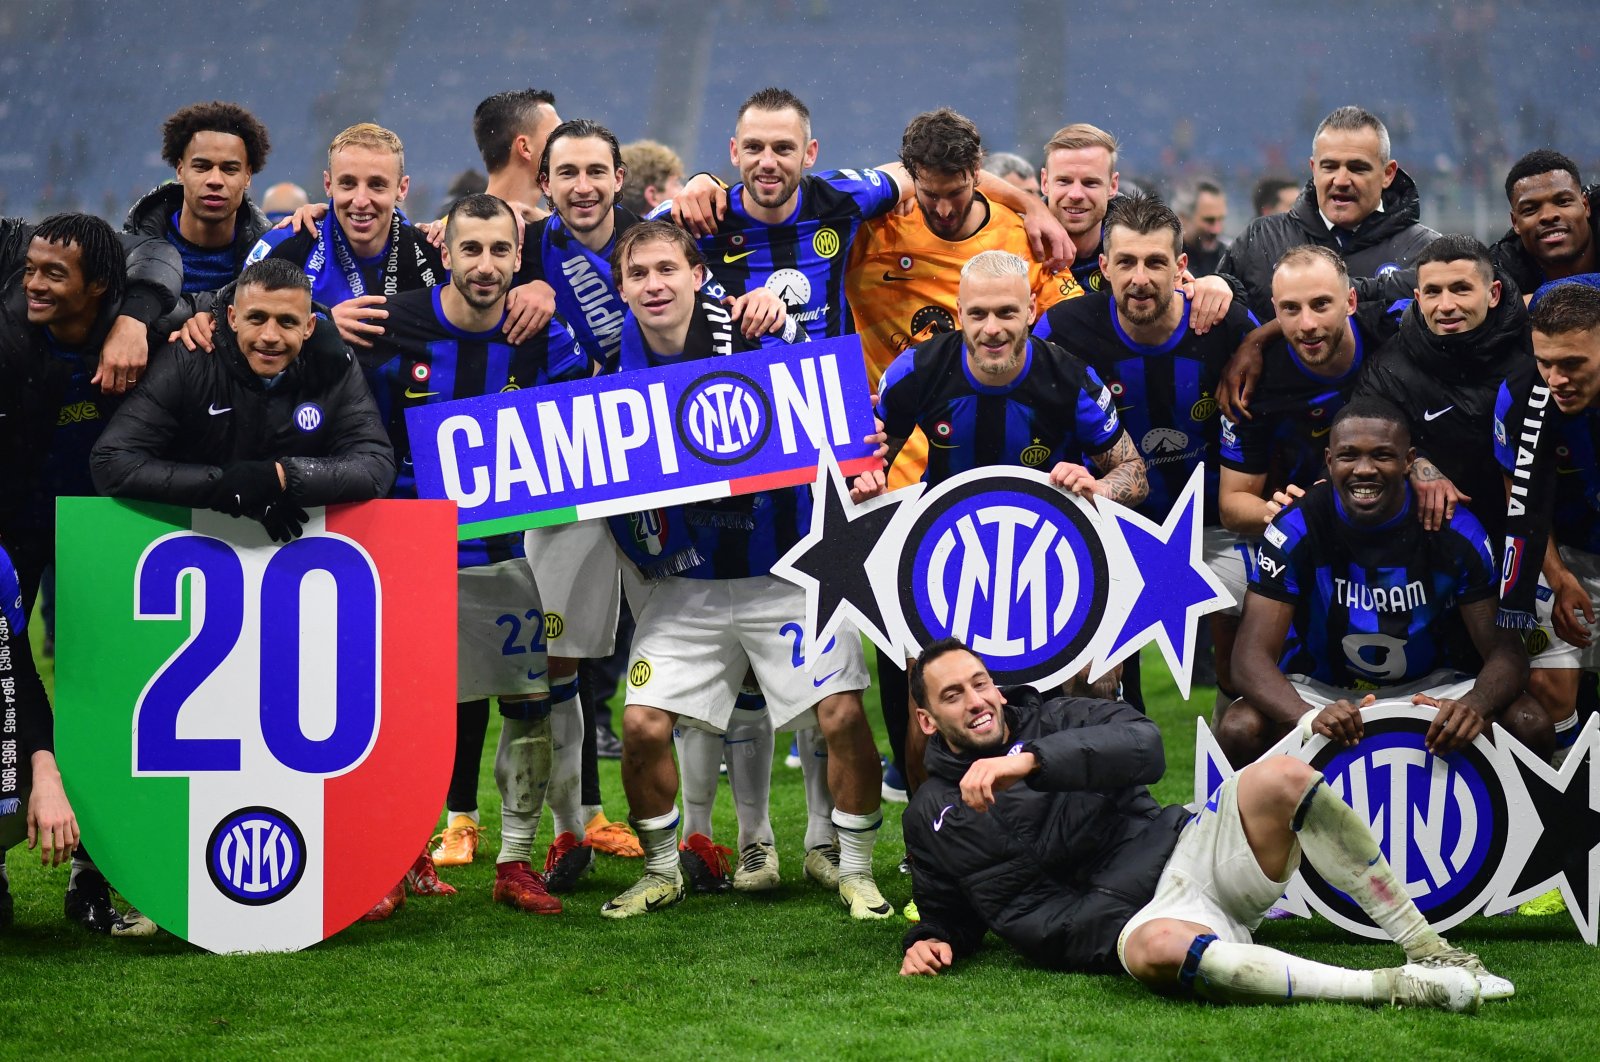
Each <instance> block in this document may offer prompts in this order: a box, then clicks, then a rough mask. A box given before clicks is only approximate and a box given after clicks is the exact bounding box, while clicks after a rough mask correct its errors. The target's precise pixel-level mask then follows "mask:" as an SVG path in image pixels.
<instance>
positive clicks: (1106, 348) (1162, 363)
mask: <svg viewBox="0 0 1600 1062" xmlns="http://www.w3.org/2000/svg"><path fill="white" fill-rule="evenodd" d="M1176 297H1177V298H1180V299H1181V298H1183V297H1182V296H1181V295H1179V296H1176ZM1254 327H1255V319H1254V318H1252V317H1251V316H1250V314H1249V311H1247V310H1245V309H1244V307H1242V306H1240V305H1239V304H1238V303H1237V302H1235V303H1234V304H1233V306H1232V307H1230V308H1229V310H1228V314H1227V316H1226V317H1225V318H1223V320H1222V321H1220V322H1219V323H1218V324H1217V325H1216V327H1214V328H1212V329H1211V330H1210V331H1208V332H1207V333H1206V334H1205V335H1197V334H1195V332H1193V331H1192V330H1191V329H1190V328H1189V303H1188V300H1186V299H1185V300H1184V305H1183V317H1182V319H1181V321H1180V322H1179V324H1178V327H1177V330H1176V331H1174V332H1173V333H1172V335H1171V336H1170V337H1168V339H1167V341H1166V342H1164V343H1162V344H1160V345H1159V346H1146V345H1144V344H1142V343H1136V342H1134V341H1133V340H1132V339H1131V338H1129V336H1128V334H1127V333H1126V332H1125V331H1124V330H1123V328H1122V324H1121V322H1120V321H1119V320H1118V318H1117V312H1116V304H1115V303H1114V302H1113V301H1112V299H1111V295H1110V293H1109V292H1100V293H1098V294H1096V293H1093V292H1091V293H1088V294H1086V295H1084V297H1083V298H1081V299H1069V300H1067V301H1066V302H1059V303H1057V304H1056V305H1054V306H1052V307H1050V309H1049V311H1048V312H1047V313H1045V314H1044V315H1043V316H1042V317H1040V318H1039V323H1038V324H1037V325H1035V326H1034V334H1035V335H1038V336H1043V337H1045V338H1047V339H1049V340H1050V341H1051V342H1052V343H1059V344H1060V345H1061V346H1063V347H1065V348H1066V349H1067V350H1068V351H1069V352H1071V353H1072V354H1075V355H1077V356H1078V357H1080V358H1082V359H1083V360H1084V361H1085V362H1087V363H1088V364H1089V367H1090V368H1092V369H1094V371H1095V373H1096V374H1097V375H1098V376H1099V377H1100V379H1102V380H1104V381H1105V382H1106V386H1107V387H1109V388H1110V389H1111V395H1112V398H1113V399H1115V402H1116V411H1117V416H1118V417H1120V418H1121V420H1122V426H1123V427H1124V428H1126V429H1127V431H1128V434H1129V435H1130V436H1132V438H1133V441H1134V444H1135V445H1136V446H1137V447H1138V448H1139V452H1140V454H1141V455H1142V456H1143V457H1144V463H1145V465H1146V467H1147V468H1148V470H1149V478H1150V495H1149V497H1147V498H1146V499H1145V500H1144V503H1143V504H1142V505H1140V506H1139V507H1138V509H1139V512H1141V513H1143V514H1144V515H1145V516H1148V517H1150V518H1151V519H1153V520H1161V519H1162V518H1163V517H1165V516H1166V515H1167V510H1168V509H1170V508H1171V507H1172V503H1173V502H1174V501H1176V500H1177V497H1178V495H1179V494H1180V493H1182V491H1183V488H1184V486H1185V485H1187V484H1188V482H1189V476H1190V474H1191V473H1192V472H1193V471H1194V469H1195V466H1197V465H1200V464H1202V463H1204V464H1205V465H1206V468H1207V471H1206V522H1207V523H1215V522H1216V508H1217V484H1216V471H1215V466H1216V452H1217V438H1218V435H1219V433H1220V427H1219V423H1218V416H1219V415H1218V413H1217V399H1216V393H1217V381H1218V380H1219V379H1220V378H1221V376H1222V368H1223V366H1224V365H1226V364H1227V361H1228V358H1230V357H1232V355H1233V352H1234V351H1235V350H1237V349H1238V347H1239V343H1240V342H1241V341H1242V340H1243V339H1244V337H1245V336H1246V335H1248V334H1249V333H1250V332H1251V330H1252V329H1254Z"/></svg>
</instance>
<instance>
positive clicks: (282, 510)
mask: <svg viewBox="0 0 1600 1062" xmlns="http://www.w3.org/2000/svg"><path fill="white" fill-rule="evenodd" d="M309 519H310V517H309V516H308V515H307V514H306V511H305V510H304V509H302V508H300V506H298V505H296V504H295V503H294V502H292V501H289V500H288V499H287V498H279V499H278V500H277V501H275V502H273V503H272V504H270V505H268V506H267V507H266V509H265V510H263V511H262V513H261V526H262V527H264V528H266V531H267V537H269V538H271V539H272V541H274V542H283V543H285V544H287V543H289V542H293V541H294V540H295V539H297V538H299V537H300V536H301V535H303V534H305V526H306V521H307V520H309Z"/></svg>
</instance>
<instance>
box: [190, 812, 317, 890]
mask: <svg viewBox="0 0 1600 1062" xmlns="http://www.w3.org/2000/svg"><path fill="white" fill-rule="evenodd" d="M305 869H306V842H305V837H304V836H303V835H302V834H301V833H300V828H299V827H298V826H296V825H295V824H294V822H293V821H291V820H290V819H289V817H288V816H287V815H285V814H283V812H281V811H274V810H273V809H272V808H264V807H250V808H240V809H239V810H238V811H235V812H234V813H233V814H231V815H229V816H227V817H226V818H224V819H223V820H222V821H221V822H219V823H217V827H216V829H214V830H212V831H211V840H210V841H208V842H207V843H206V870H208V871H209V872H210V874H211V880H212V882H213V883H214V884H215V885H216V886H217V889H218V890H219V891H221V893H222V894H223V895H224V896H226V897H228V898H229V899H230V900H233V901H235V902H237V903H242V904H247V905H249V906H251V907H259V906H262V905H263V904H269V903H276V902H277V901H278V900H281V899H283V898H284V897H285V896H287V895H288V894H289V893H290V892H292V891H294V887H295V886H296V885H298V884H300V878H301V875H303V874H304V873H305Z"/></svg>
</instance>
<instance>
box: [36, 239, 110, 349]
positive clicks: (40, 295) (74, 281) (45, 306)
mask: <svg viewBox="0 0 1600 1062" xmlns="http://www.w3.org/2000/svg"><path fill="white" fill-rule="evenodd" d="M105 290H106V286H105V284H104V283H101V282H99V281H97V282H95V283H93V284H86V283H85V282H84V279H83V248H81V247H79V246H78V245H77V244H75V243H50V242H48V241H46V240H41V239H39V238H38V237H34V239H33V241H32V242H31V243H29V244H28V253H27V256H26V258H25V259H24V262H23V266H22V291H23V296H24V297H25V298H26V299H27V302H28V323H29V324H33V325H45V326H47V327H48V326H50V325H56V324H66V323H68V322H72V321H84V320H87V319H89V318H91V317H93V316H94V314H95V311H96V310H97V309H98V308H99V299H100V296H101V295H103V294H105Z"/></svg>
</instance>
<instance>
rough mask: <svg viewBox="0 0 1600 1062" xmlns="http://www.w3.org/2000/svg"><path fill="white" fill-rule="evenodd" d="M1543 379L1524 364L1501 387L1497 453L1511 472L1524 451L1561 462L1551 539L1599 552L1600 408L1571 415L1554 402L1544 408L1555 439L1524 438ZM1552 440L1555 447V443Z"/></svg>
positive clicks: (1525, 455) (1526, 454)
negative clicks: (1541, 441) (1533, 395)
mask: <svg viewBox="0 0 1600 1062" xmlns="http://www.w3.org/2000/svg"><path fill="white" fill-rule="evenodd" d="M1538 382H1540V381H1539V370H1538V369H1537V368H1536V367H1535V364H1534V363H1533V362H1526V363H1524V364H1522V365H1519V366H1518V367H1517V368H1516V369H1515V370H1513V371H1512V373H1511V374H1510V375H1509V376H1507V377H1506V380H1505V382H1504V383H1502V384H1501V385H1500V393H1499V395H1498V396H1497V398H1496V400H1495V404H1494V456H1495V460H1496V461H1498V462H1499V463H1500V467H1501V468H1503V469H1505V472H1506V474H1507V475H1510V474H1511V473H1513V472H1514V471H1516V468H1517V455H1518V451H1519V450H1520V451H1521V452H1522V455H1523V460H1524V464H1526V463H1527V462H1528V461H1532V460H1538V461H1550V460H1554V461H1555V463H1556V475H1555V483H1554V484H1553V489H1554V491H1555V496H1556V497H1555V510H1554V513H1553V515H1552V518H1551V523H1550V529H1551V537H1553V538H1554V539H1555V540H1556V541H1557V542H1559V543H1560V544H1561V545H1563V546H1567V547H1570V548H1572V549H1581V550H1583V551H1584V552H1586V553H1600V410H1594V409H1586V410H1584V411H1583V412H1582V413H1575V414H1573V415H1571V416H1568V415H1566V414H1564V413H1562V412H1561V411H1560V410H1558V409H1556V408H1555V405H1554V403H1553V402H1552V403H1551V405H1550V408H1549V409H1548V410H1546V411H1545V419H1544V423H1545V430H1546V431H1553V432H1554V433H1555V438H1554V439H1552V440H1550V441H1548V442H1545V443H1544V444H1543V445H1540V444H1539V443H1537V442H1535V441H1534V440H1531V439H1525V438H1523V434H1522V433H1523V420H1524V418H1525V417H1526V416H1527V415H1528V413H1529V409H1528V395H1529V393H1530V392H1531V391H1532V390H1533V385H1534V384H1536V383H1538ZM1552 444H1553V445H1552Z"/></svg>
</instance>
